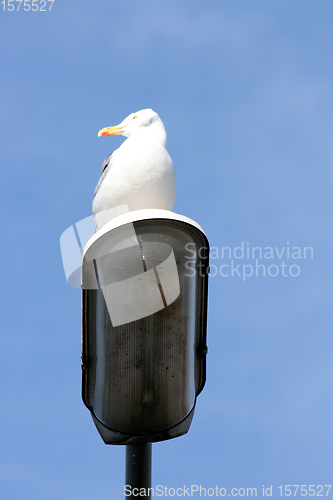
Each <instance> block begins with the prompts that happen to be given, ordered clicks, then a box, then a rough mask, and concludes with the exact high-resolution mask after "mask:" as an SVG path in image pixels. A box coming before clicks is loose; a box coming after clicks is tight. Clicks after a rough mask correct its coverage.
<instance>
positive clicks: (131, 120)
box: [98, 109, 162, 137]
mask: <svg viewBox="0 0 333 500" xmlns="http://www.w3.org/2000/svg"><path fill="white" fill-rule="evenodd" d="M157 122H160V123H162V121H161V119H160V117H159V116H158V114H157V113H155V111H153V110H152V109H141V110H140V111H137V112H136V113H131V114H130V115H129V116H128V117H127V118H125V120H123V121H122V122H121V123H119V125H115V126H114V127H105V128H102V130H100V131H99V132H98V137H102V136H103V137H107V136H109V135H124V136H125V137H130V136H131V135H132V134H134V132H136V131H137V130H139V129H140V128H142V127H149V126H151V125H153V124H155V123H157Z"/></svg>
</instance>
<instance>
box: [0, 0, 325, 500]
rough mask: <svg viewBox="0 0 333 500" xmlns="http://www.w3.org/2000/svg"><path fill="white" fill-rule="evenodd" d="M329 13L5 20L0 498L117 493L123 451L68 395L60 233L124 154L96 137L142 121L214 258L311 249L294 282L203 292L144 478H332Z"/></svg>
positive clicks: (73, 336)
mask: <svg viewBox="0 0 333 500" xmlns="http://www.w3.org/2000/svg"><path fill="white" fill-rule="evenodd" d="M0 7H1V8H2V7H3V5H1V6H0ZM15 8H17V4H15ZM332 16H333V5H332V3H331V2H330V1H328V0H319V1H308V0H293V1H291V0H288V1H286V0H270V1H267V0H263V1H261V0H251V1H248V0H223V1H222V0H218V1H210V0H208V1H197V0H191V1H185V2H176V1H175V0H167V1H158V0H141V1H140V2H135V1H134V0H126V2H117V1H112V2H111V1H109V0H99V1H94V2H93V1H90V2H88V1H86V0H80V1H78V0H71V1H67V2H65V1H63V0H55V2H54V4H53V7H52V10H51V12H32V11H29V12H24V11H23V5H21V8H20V11H19V12H16V11H14V12H8V11H6V12H3V11H2V10H1V11H0V24H1V27H0V36H1V86H0V96H1V102H2V105H1V111H0V112H1V143H2V147H1V182H2V184H1V185H2V188H1V206H2V209H1V215H2V223H1V228H2V230H1V233H2V241H3V243H2V246H1V252H2V258H1V262H2V271H1V272H2V287H1V289H2V291H1V305H2V306H3V308H2V317H1V323H2V325H1V326H2V334H1V335H2V337H1V359H0V366H1V407H2V408H1V417H0V418H1V468H0V481H1V492H2V498H4V500H32V499H33V500H59V499H63V500H69V499H74V498H80V500H88V499H91V498H96V499H101V500H102V499H119V498H123V485H124V451H125V450H124V447H116V446H106V445H104V443H103V442H102V440H101V438H100V437H99V435H98V433H97V430H96V429H95V426H94V425H93V422H92V420H91V417H90V414H89V412H88V410H87V409H86V408H85V407H84V405H83V403H82V401H81V393H80V391H81V389H80V384H81V380H80V348H81V346H80V344H81V295H80V291H78V290H75V289H72V288H70V287H69V286H68V285H67V283H66V281H65V276H64V272H63V268H62V262H61V256H60V247H59V238H60V235H61V233H62V232H63V231H64V230H65V229H66V228H67V227H69V226H71V225H72V224H73V223H75V222H76V221H79V220H81V219H83V218H84V217H87V216H88V215H90V213H91V201H92V192H93V190H94V187H95V185H96V183H97V180H98V178H99V173H100V165H101V163H102V161H103V160H104V158H105V157H106V156H107V155H108V154H109V153H110V152H112V151H113V150H114V149H116V148H117V147H118V146H119V145H120V143H121V140H122V139H121V138H112V137H111V138H107V139H104V138H99V139H98V138H97V132H98V131H99V130H100V129H101V128H102V127H105V126H109V125H115V124H117V123H119V122H120V121H121V120H122V119H123V118H124V117H125V116H127V115H128V114H129V113H131V112H133V111H137V110H139V109H142V108H146V107H151V108H153V109H154V110H155V111H157V112H158V113H159V115H160V116H161V118H162V120H163V121H164V123H165V126H166V129H167V132H168V149H169V152H170V154H171V156H172V158H173V160H174V163H175V167H176V172H177V201H176V205H175V208H174V210H175V211H176V212H178V213H181V214H184V215H187V216H188V217H191V218H192V219H194V220H196V221H197V222H199V223H200V224H201V225H202V227H203V228H204V229H205V231H206V232H207V235H208V237H209V240H210V243H211V245H212V246H214V247H218V248H221V247H222V246H230V247H232V248H235V247H236V246H239V245H240V244H241V242H242V241H244V242H245V244H246V242H247V241H248V242H249V244H250V246H261V247H266V246H271V247H275V246H276V247H277V248H278V249H279V250H280V249H282V247H286V246H287V242H289V246H290V247H292V246H298V247H301V248H303V247H304V246H311V247H313V259H310V258H307V259H306V260H304V259H302V260H298V261H293V262H291V259H290V260H289V264H288V265H290V264H293V263H296V264H298V265H299V266H300V274H299V276H297V277H291V276H288V277H282V276H281V273H280V274H279V276H277V277H275V278H273V277H270V276H266V277H255V276H252V277H251V278H248V279H246V280H245V281H243V280H242V279H241V278H240V277H238V276H233V277H228V278H223V277H222V276H220V275H219V274H217V275H216V276H215V277H212V278H211V279H210V290H209V323H208V345H209V355H208V359H207V362H208V367H207V384H206V387H205V389H204V391H203V393H202V394H201V395H200V396H199V398H198V402H197V408H196V412H195V416H194V420H193V424H192V426H191V429H190V432H189V433H188V434H187V435H186V436H183V437H181V438H178V439H174V440H171V441H168V442H164V443H158V444H155V445H154V446H153V484H154V485H155V486H156V485H158V484H162V485H167V486H168V487H169V488H171V487H179V486H182V485H187V486H190V485H191V484H197V485H202V486H203V487H205V488H209V487H215V486H216V485H218V486H219V487H225V488H227V489H228V491H229V492H230V489H231V488H233V487H236V488H241V487H245V488H247V487H257V488H258V497H260V496H262V486H263V485H265V487H268V486H270V485H273V498H280V496H279V490H278V489H277V488H278V486H279V485H284V484H306V485H309V484H314V485H318V484H322V485H324V484H332V482H333V475H332V470H333V463H332V462H333V460H332V459H333V446H332V445H333V443H332V440H333V423H332V409H333V404H332V398H333V375H332V366H333V340H332V252H331V247H332V230H331V220H332V208H333V207H332V198H331V197H332V180H333V173H332V172H333V171H332V160H333V141H332V133H333V119H332V116H333V63H332V54H333V30H332ZM223 263H228V262H227V261H226V260H223V261H222V260H221V258H220V259H216V260H215V261H212V264H215V265H218V266H220V265H222V264H223ZM240 263H241V264H242V265H243V264H246V263H248V261H246V259H245V260H243V261H240ZM261 263H264V264H266V265H268V264H276V265H280V263H281V261H280V260H279V259H278V258H275V259H274V260H271V261H266V262H264V261H262V262H261ZM286 263H287V262H286ZM229 264H230V262H229ZM325 492H326V490H325V491H324V493H325ZM332 496H333V491H332V490H331V491H330V493H329V497H332ZM297 497H300V495H299V493H298V494H297Z"/></svg>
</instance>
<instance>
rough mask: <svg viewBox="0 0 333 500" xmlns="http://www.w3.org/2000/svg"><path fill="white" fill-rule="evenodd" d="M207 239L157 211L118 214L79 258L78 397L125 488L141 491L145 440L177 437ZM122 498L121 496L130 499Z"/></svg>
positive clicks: (201, 314)
mask: <svg viewBox="0 0 333 500" xmlns="http://www.w3.org/2000/svg"><path fill="white" fill-rule="evenodd" d="M208 261H209V244H208V240H207V237H206V235H205V233H204V232H203V230H202V229H201V227H200V226H199V225H198V224H197V223H196V222H194V221H192V220H191V219H189V218H187V217H184V216H181V215H177V214H175V213H173V212H169V211H166V210H140V211H135V212H129V213H126V214H124V215H121V216H118V217H116V218H115V219H113V220H111V221H110V222H108V223H107V224H106V225H105V226H103V227H102V228H101V229H100V230H99V231H98V232H97V233H95V235H94V236H93V237H92V238H91V239H90V240H89V241H88V243H87V245H86V246H85V248H84V250H83V255H82V288H83V335H82V339H83V340H82V398H83V401H84V404H85V405H86V406H87V408H88V409H89V410H90V412H91V415H92V418H93V420H94V423H95V425H96V427H97V429H98V432H99V433H100V435H101V437H102V439H103V440H104V442H105V443H106V444H125V445H127V453H126V469H127V470H126V484H128V485H132V486H136V487H141V486H142V487H147V488H149V487H150V461H151V443H152V442H157V441H163V440H166V439H171V438H174V437H177V436H181V435H182V434H185V433H186V432H187V431H188V429H189V427H190V424H191V421H192V418H193V413H194V408H195V402H196V397H197V395H198V394H199V393H200V392H201V390H202V389H203V387H204V384H205V379H206V354H207V346H206V321H207V290H208V271H209V268H208ZM129 496H130V495H129Z"/></svg>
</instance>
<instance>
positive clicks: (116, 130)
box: [98, 125, 124, 137]
mask: <svg viewBox="0 0 333 500" xmlns="http://www.w3.org/2000/svg"><path fill="white" fill-rule="evenodd" d="M123 130H124V127H121V126H120V125H116V126H115V127H105V128H102V130H100V131H99V132H98V137H101V136H103V137H107V136H109V135H121V134H122V132H123Z"/></svg>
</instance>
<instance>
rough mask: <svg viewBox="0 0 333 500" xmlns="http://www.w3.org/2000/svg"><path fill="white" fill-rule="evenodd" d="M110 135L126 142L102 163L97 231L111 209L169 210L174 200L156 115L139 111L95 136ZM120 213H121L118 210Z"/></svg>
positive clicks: (172, 174)
mask: <svg viewBox="0 0 333 500" xmlns="http://www.w3.org/2000/svg"><path fill="white" fill-rule="evenodd" d="M110 135H123V136H125V137H127V139H126V140H125V141H124V142H123V143H122V144H121V146H120V147H119V148H118V149H116V150H115V151H114V152H113V153H112V154H110V155H109V156H108V157H107V158H106V159H105V160H104V162H103V164H102V167H101V170H102V175H101V177H100V180H99V182H98V184H97V186H96V189H95V191H94V200H93V205H92V210H93V213H94V220H95V227H96V231H98V230H99V229H101V227H102V226H104V224H106V223H107V222H108V221H109V220H110V219H112V218H113V217H114V216H115V215H114V214H115V212H114V210H110V209H115V210H117V208H118V207H122V206H124V205H125V206H127V209H126V211H130V212H132V211H133V210H141V209H145V208H158V209H164V210H172V208H173V206H174V203H175V198H176V176H175V169H174V165H173V161H172V159H171V157H170V155H169V153H168V151H167V149H166V146H167V134H166V131H165V127H164V124H163V122H162V120H161V118H160V117H159V116H158V114H157V113H155V111H153V110H152V109H142V110H141V111H137V112H136V113H132V114H130V115H129V116H128V117H127V118H125V119H124V120H123V121H122V122H121V123H120V124H119V125H116V126H114V127H106V128H103V129H102V130H100V131H99V132H98V137H107V136H110ZM119 213H123V212H122V211H121V210H120V209H118V214H119Z"/></svg>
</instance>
